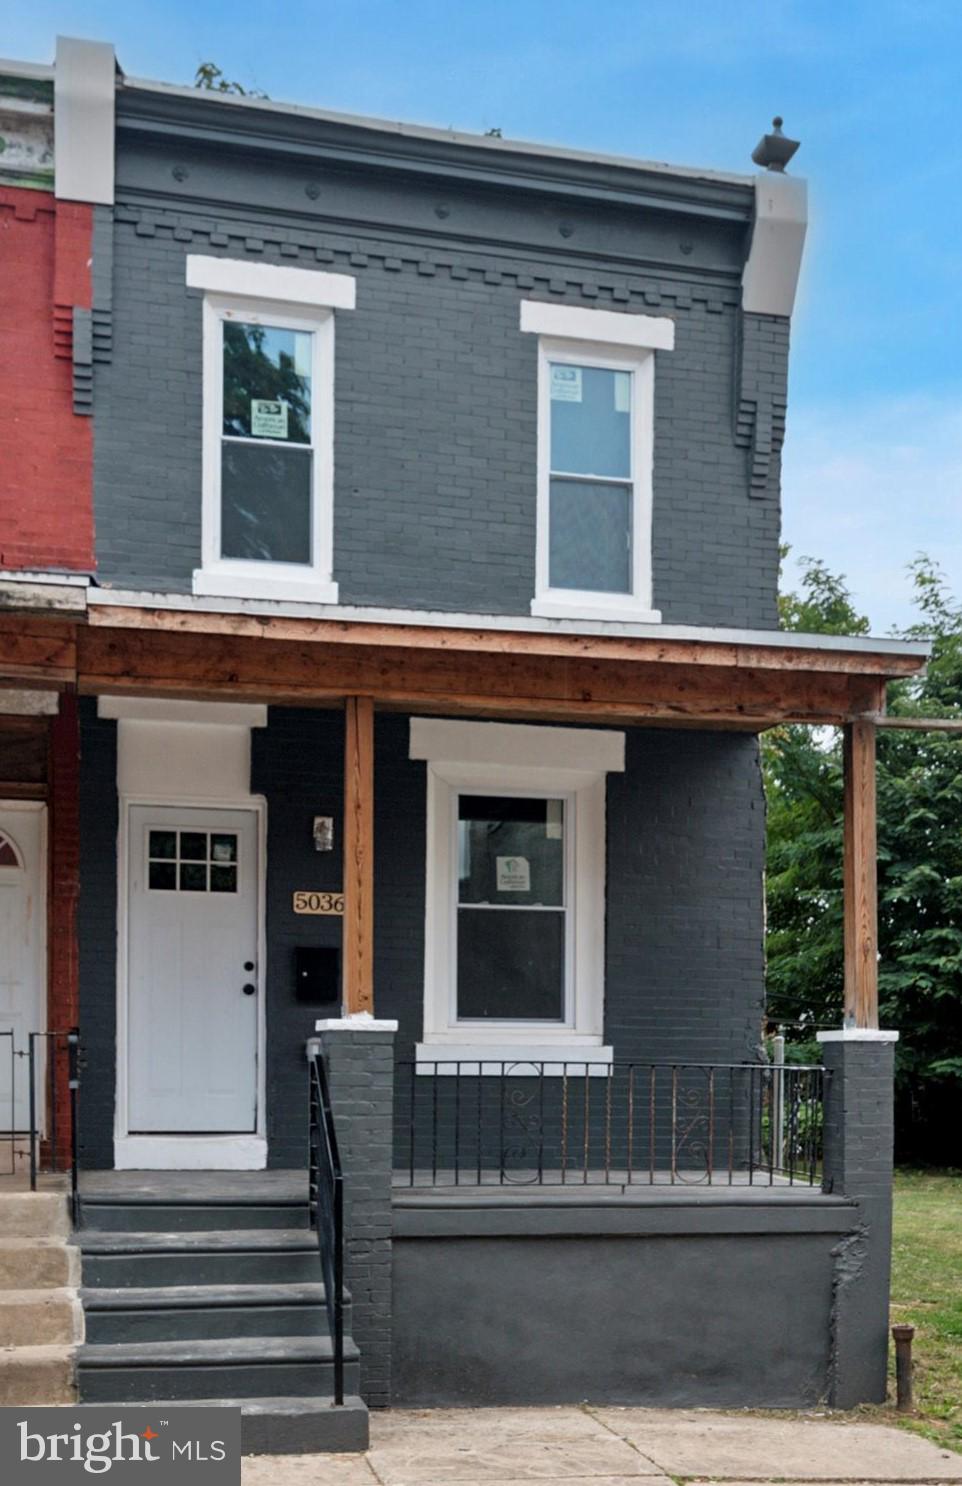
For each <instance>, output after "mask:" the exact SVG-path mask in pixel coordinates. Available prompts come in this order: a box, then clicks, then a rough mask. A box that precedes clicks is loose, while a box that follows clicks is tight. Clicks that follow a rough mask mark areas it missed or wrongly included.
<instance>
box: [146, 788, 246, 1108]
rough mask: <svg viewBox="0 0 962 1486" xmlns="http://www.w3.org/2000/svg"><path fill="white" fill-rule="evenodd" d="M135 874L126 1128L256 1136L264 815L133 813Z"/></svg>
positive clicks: (172, 809) (162, 809)
mask: <svg viewBox="0 0 962 1486" xmlns="http://www.w3.org/2000/svg"><path fill="white" fill-rule="evenodd" d="M128 876H129V911H128V945H127V1099H128V1130H129V1132H130V1134H132V1135H133V1134H145V1135H146V1134H162V1133H163V1134H198V1135H199V1134H202V1133H208V1134H212V1135H224V1134H243V1133H249V1132H252V1131H254V1130H256V1128H257V1030H258V1006H257V1003H258V992H257V986H258V977H257V967H256V963H255V962H256V958H257V942H258V933H257V920H258V864H257V816H256V814H255V812H254V811H252V810H207V809H194V808H189V807H186V808H183V809H181V808H179V807H176V806H166V805H165V806H146V805H135V806H131V809H130V821H129V835H128Z"/></svg>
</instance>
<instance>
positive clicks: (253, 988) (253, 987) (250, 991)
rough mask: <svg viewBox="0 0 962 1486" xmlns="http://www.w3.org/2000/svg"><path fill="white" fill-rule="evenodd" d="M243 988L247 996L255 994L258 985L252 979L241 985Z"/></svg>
mask: <svg viewBox="0 0 962 1486" xmlns="http://www.w3.org/2000/svg"><path fill="white" fill-rule="evenodd" d="M241 990H242V991H243V992H244V995H245V996H253V995H254V993H255V992H256V990H257V987H256V985H253V984H252V983H251V982H250V981H248V982H247V984H246V985H245V986H241Z"/></svg>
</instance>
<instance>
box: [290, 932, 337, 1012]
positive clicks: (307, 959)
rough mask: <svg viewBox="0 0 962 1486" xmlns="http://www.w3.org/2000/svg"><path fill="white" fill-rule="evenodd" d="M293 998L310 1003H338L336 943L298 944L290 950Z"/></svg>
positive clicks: (319, 1004) (314, 1004)
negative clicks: (292, 971) (292, 964)
mask: <svg viewBox="0 0 962 1486" xmlns="http://www.w3.org/2000/svg"><path fill="white" fill-rule="evenodd" d="M294 1000H295V1001H304V1002H307V1003H308V1004H309V1005H310V1006H327V1005H330V1004H331V1003H335V1004H340V1000H341V951H340V949H339V948H338V946H337V945H323V946H311V947H308V946H306V945H298V946H297V948H296V949H295V950H294Z"/></svg>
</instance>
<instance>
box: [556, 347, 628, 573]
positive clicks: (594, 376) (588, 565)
mask: <svg viewBox="0 0 962 1486" xmlns="http://www.w3.org/2000/svg"><path fill="white" fill-rule="evenodd" d="M548 378H549V388H550V399H551V474H550V489H549V511H548V585H549V587H550V588H567V589H581V590H584V591H586V592H589V593H625V594H630V593H631V589H632V552H631V544H632V529H631V513H632V506H633V487H632V484H631V479H632V470H631V402H632V397H633V395H634V393H633V379H632V373H631V372H630V371H622V370H619V369H618V368H615V367H610V368H609V367H598V366H574V365H571V364H569V363H567V362H554V361H553V362H549V365H548Z"/></svg>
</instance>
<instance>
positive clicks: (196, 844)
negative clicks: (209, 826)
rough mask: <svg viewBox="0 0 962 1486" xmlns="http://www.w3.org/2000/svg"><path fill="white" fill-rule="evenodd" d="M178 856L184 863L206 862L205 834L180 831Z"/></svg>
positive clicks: (202, 832)
mask: <svg viewBox="0 0 962 1486" xmlns="http://www.w3.org/2000/svg"><path fill="white" fill-rule="evenodd" d="M180 855H181V858H182V859H183V860H184V861H186V862H206V860H207V835H206V833H205V832H204V831H181V833H180Z"/></svg>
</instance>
